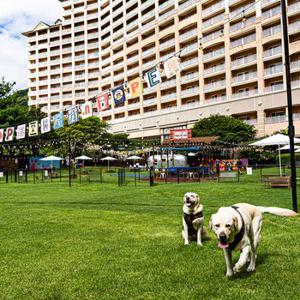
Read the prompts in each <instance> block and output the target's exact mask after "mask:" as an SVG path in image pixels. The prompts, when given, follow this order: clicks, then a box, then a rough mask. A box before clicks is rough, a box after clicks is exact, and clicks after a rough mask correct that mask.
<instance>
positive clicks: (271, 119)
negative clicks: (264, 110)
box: [265, 115, 287, 124]
mask: <svg viewBox="0 0 300 300" xmlns="http://www.w3.org/2000/svg"><path fill="white" fill-rule="evenodd" d="M284 122H287V117H286V115H278V116H273V117H266V118H265V123H266V124H274V123H284Z"/></svg>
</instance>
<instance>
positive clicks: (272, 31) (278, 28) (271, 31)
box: [263, 24, 291, 37]
mask: <svg viewBox="0 0 300 300" xmlns="http://www.w3.org/2000/svg"><path fill="white" fill-rule="evenodd" d="M290 29H291V27H289V30H290ZM280 32H281V26H280V24H278V25H275V26H272V27H269V28H266V29H264V30H263V37H268V36H272V35H275V34H278V33H280Z"/></svg>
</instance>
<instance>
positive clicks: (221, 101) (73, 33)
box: [24, 0, 300, 138]
mask: <svg viewBox="0 0 300 300" xmlns="http://www.w3.org/2000/svg"><path fill="white" fill-rule="evenodd" d="M60 2H61V5H62V7H63V15H62V18H61V19H59V20H58V21H57V22H56V23H55V24H53V25H50V26H49V25H47V24H45V23H43V22H41V23H39V24H38V25H37V26H36V28H34V29H33V30H32V31H29V32H26V33H24V34H25V35H26V36H27V37H28V43H29V83H28V85H29V99H30V100H29V105H30V106H39V107H41V108H42V110H43V111H45V112H48V113H51V114H53V113H55V112H58V111H61V110H63V109H65V108H66V107H68V106H70V105H72V104H81V103H84V102H85V101H86V100H88V99H89V98H91V97H93V96H95V95H98V94H100V93H101V92H102V91H108V90H109V89H111V88H113V87H115V86H118V85H120V84H122V83H124V82H125V81H129V80H132V79H134V78H136V77H138V76H142V74H144V73H145V71H147V70H149V69H150V68H151V67H153V66H155V65H156V64H158V63H159V62H161V61H163V60H165V59H166V58H168V57H170V56H172V55H174V53H178V52H179V51H180V50H182V49H183V50H182V51H181V53H180V65H181V71H180V72H179V73H178V74H177V76H176V77H173V78H171V79H166V78H165V77H163V78H162V83H161V84H160V85H159V86H158V87H157V88H154V89H153V88H152V89H150V88H147V87H146V83H144V84H145V86H144V87H145V88H144V91H143V95H141V96H139V97H135V98H129V99H128V101H126V103H124V105H123V106H117V107H114V105H111V107H110V109H108V110H106V111H104V112H101V113H97V112H95V114H98V115H99V117H100V118H102V119H103V120H105V121H107V122H109V123H110V124H111V130H112V132H114V133H120V132H126V133H128V134H130V137H132V138H137V137H139V138H141V137H153V136H161V135H165V136H167V135H168V133H169V130H170V129H173V128H191V127H192V126H193V124H194V123H195V122H196V121H197V120H199V119H200V118H203V117H208V116H210V115H213V114H223V115H232V116H235V117H237V118H240V119H242V120H244V121H245V122H247V123H249V124H253V125H254V126H255V127H256V129H257V134H258V136H264V135H267V134H272V133H273V132H274V131H276V130H280V129H285V128H286V127H287V108H286V93H285V91H284V90H285V79H284V78H285V76H284V61H283V46H282V45H283V43H282V39H283V37H282V28H281V9H280V0H259V1H257V0H202V1H197V0H99V1H98V0H60ZM287 5H288V24H289V38H290V55H291V73H292V74H291V76H292V88H293V105H294V119H295V126H296V135H300V2H299V1H297V0H288V1H287Z"/></svg>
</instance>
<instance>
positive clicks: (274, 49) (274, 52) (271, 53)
mask: <svg viewBox="0 0 300 300" xmlns="http://www.w3.org/2000/svg"><path fill="white" fill-rule="evenodd" d="M281 53H282V47H281V45H279V46H276V47H272V48H270V49H267V50H265V51H264V57H265V58H267V57H272V56H276V55H278V54H281Z"/></svg>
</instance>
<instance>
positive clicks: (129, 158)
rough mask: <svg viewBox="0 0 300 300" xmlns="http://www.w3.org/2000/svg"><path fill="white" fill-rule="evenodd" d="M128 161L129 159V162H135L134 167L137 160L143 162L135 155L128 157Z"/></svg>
mask: <svg viewBox="0 0 300 300" xmlns="http://www.w3.org/2000/svg"><path fill="white" fill-rule="evenodd" d="M126 159H127V160H133V166H135V161H136V160H141V159H142V158H141V157H139V156H136V155H133V156H129V157H127V158H126Z"/></svg>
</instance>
